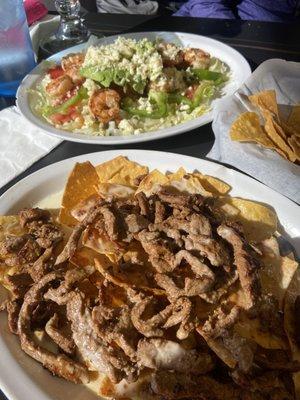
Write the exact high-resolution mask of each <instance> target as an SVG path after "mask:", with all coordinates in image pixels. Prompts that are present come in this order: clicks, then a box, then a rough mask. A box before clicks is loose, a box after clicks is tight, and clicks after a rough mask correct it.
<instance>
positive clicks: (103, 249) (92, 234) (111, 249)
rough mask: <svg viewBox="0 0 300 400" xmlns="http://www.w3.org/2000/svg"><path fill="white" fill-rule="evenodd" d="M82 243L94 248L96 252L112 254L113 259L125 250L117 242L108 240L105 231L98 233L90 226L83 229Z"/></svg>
mask: <svg viewBox="0 0 300 400" xmlns="http://www.w3.org/2000/svg"><path fill="white" fill-rule="evenodd" d="M82 244H83V245H84V246H86V247H89V248H90V249H93V250H95V251H96V252H97V253H100V254H104V255H106V256H109V255H112V260H113V261H115V260H119V259H120V258H121V257H122V254H123V253H124V251H125V249H124V247H122V246H121V245H120V244H119V243H117V242H113V241H112V240H110V238H109V237H108V235H107V234H106V233H104V232H102V233H101V234H99V231H98V230H96V229H94V228H93V227H92V226H91V227H89V228H87V229H86V230H85V231H84V233H83V236H82Z"/></svg>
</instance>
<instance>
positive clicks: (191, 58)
mask: <svg viewBox="0 0 300 400" xmlns="http://www.w3.org/2000/svg"><path fill="white" fill-rule="evenodd" d="M183 58H184V61H185V62H186V63H187V64H188V65H190V66H192V67H193V68H207V67H208V66H209V63H210V55H209V54H208V53H206V52H205V51H203V50H201V49H195V48H190V49H187V50H185V52H184V53H183Z"/></svg>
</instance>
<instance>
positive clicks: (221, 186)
mask: <svg viewBox="0 0 300 400" xmlns="http://www.w3.org/2000/svg"><path fill="white" fill-rule="evenodd" d="M191 175H192V176H196V177H197V178H198V179H199V181H200V183H201V185H202V186H203V187H204V189H205V190H207V191H208V192H210V193H212V194H213V195H214V196H222V195H224V194H227V193H228V192H229V191H230V189H231V186H230V185H228V183H226V182H224V181H221V179H218V178H215V177H213V176H210V175H202V174H201V173H200V172H194V173H193V174H191Z"/></svg>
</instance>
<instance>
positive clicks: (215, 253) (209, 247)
mask: <svg viewBox="0 0 300 400" xmlns="http://www.w3.org/2000/svg"><path fill="white" fill-rule="evenodd" d="M185 248H186V249H187V250H196V251H199V252H200V254H201V255H202V256H203V257H206V258H208V260H209V261H210V263H211V264H212V265H214V266H216V267H219V266H223V265H228V263H229V260H230V258H229V253H228V251H227V249H226V248H225V246H223V245H222V243H220V242H219V241H217V240H216V239H213V238H211V237H208V236H204V235H194V234H190V235H188V237H187V238H185Z"/></svg>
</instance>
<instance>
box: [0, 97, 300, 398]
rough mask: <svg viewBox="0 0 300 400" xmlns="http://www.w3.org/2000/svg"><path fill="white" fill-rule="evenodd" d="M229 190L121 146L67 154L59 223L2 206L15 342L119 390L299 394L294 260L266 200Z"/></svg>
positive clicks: (54, 369) (44, 214)
mask: <svg viewBox="0 0 300 400" xmlns="http://www.w3.org/2000/svg"><path fill="white" fill-rule="evenodd" d="M262 104H263V103H262ZM275 111H276V110H275ZM272 112H274V110H272ZM83 170H86V174H85V175H84V176H81V172H82V171H83ZM79 171H81V172H79ZM81 185H86V188H85V189H84V190H82V191H79V192H78V191H77V190H78V188H80V187H81ZM101 185H102V186H101ZM103 185H119V188H121V187H124V188H127V189H128V188H129V189H130V190H127V189H126V190H124V191H123V192H122V196H120V193H121V192H120V190H118V191H111V190H109V191H106V192H104V191H103V187H104V186H103ZM107 187H108V186H107ZM75 189H76V190H75ZM229 189H230V187H229V186H228V185H227V184H226V183H223V182H221V181H219V180H218V179H215V178H213V177H208V176H206V175H203V174H201V173H199V172H194V173H188V172H186V171H185V170H184V169H183V168H180V169H179V170H178V171H177V172H175V173H167V174H163V173H162V172H160V171H152V172H150V173H149V171H148V169H147V168H146V167H143V166H140V165H138V164H136V163H133V162H131V161H129V160H127V159H125V158H123V157H118V158H116V159H114V160H111V161H107V162H106V163H104V164H102V165H100V166H97V167H96V168H95V167H94V166H92V164H88V163H84V165H81V164H77V165H76V166H75V168H74V170H73V172H72V173H71V175H70V178H69V180H68V183H67V185H66V188H65V193H64V196H63V204H62V207H61V209H60V213H59V217H58V221H59V222H57V221H56V218H55V216H54V214H51V213H50V212H49V211H48V210H41V209H38V208H34V209H24V210H21V211H20V213H19V215H18V216H9V217H5V218H4V217H2V219H0V224H1V229H0V232H1V237H0V266H1V275H0V276H1V283H2V284H3V286H4V287H5V288H6V290H8V293H9V296H10V298H9V299H8V301H7V302H6V303H5V308H6V309H7V313H8V325H9V329H10V331H11V332H12V333H14V334H16V335H18V337H19V339H20V343H21V347H22V349H23V350H24V351H25V352H26V353H27V354H28V355H30V356H31V357H33V358H34V359H35V360H37V361H38V362H40V363H41V364H42V365H43V366H45V367H46V368H47V369H48V370H50V371H51V373H53V374H54V375H57V376H60V377H62V378H65V379H67V380H69V381H71V382H74V383H86V382H88V381H89V380H91V379H93V380H94V379H95V374H96V375H97V376H98V379H99V393H100V394H101V395H105V396H107V397H110V398H115V399H118V398H119V399H121V398H124V397H126V398H134V397H136V396H138V397H140V398H145V399H169V400H172V399H187V398H189V399H191V400H192V399H205V400H207V399H208V400H209V399H214V400H215V399H220V400H221V399H222V400H223V399H236V400H246V399H247V400H248V399H259V400H270V399H275V398H276V399H278V400H286V399H295V398H296V397H295V389H296V390H297V389H298V386H297V379H296V378H297V373H298V371H300V358H299V357H300V356H299V354H300V352H299V350H298V349H299V342H300V340H299V337H300V333H299V329H298V327H297V324H298V321H299V315H298V314H299V310H300V305H299V304H300V300H299V298H300V291H299V289H298V286H299V282H300V280H299V277H298V275H299V274H298V264H297V262H296V261H295V260H293V259H292V258H290V257H288V256H286V255H285V256H284V257H282V256H281V255H280V246H279V243H278V241H277V236H278V233H276V229H277V216H276V213H275V212H274V210H272V209H270V208H269V207H268V206H266V205H263V204H259V203H255V202H253V201H250V200H246V199H238V198H232V197H230V196H229V195H228V194H227V192H228V190H229ZM76 191H77V192H76ZM76 193H78V195H76ZM75 195H76V196H77V197H74V196H75ZM75 198H76V202H75ZM62 210H63V211H62ZM65 224H66V225H65ZM66 226H68V228H66ZM70 227H71V228H70ZM41 335H42V339H41ZM283 372H284V374H283ZM293 378H294V381H293V380H292V379H293ZM97 382H98V381H97ZM294 382H295V384H294ZM134 393H135V394H134Z"/></svg>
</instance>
